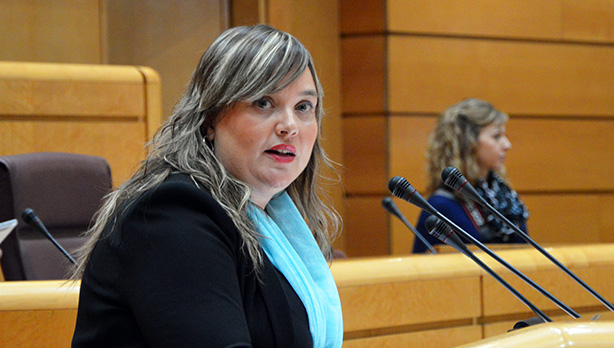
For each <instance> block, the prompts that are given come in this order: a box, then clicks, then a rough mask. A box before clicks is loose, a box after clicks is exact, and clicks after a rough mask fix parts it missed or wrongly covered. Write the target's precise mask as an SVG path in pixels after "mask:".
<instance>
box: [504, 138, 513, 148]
mask: <svg viewBox="0 0 614 348" xmlns="http://www.w3.org/2000/svg"><path fill="white" fill-rule="evenodd" d="M503 148H504V149H505V151H507V150H509V149H511V148H512V142H511V141H510V139H509V138H508V137H507V136H506V137H504V138H503Z"/></svg>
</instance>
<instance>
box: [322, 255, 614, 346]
mask: <svg viewBox="0 0 614 348" xmlns="http://www.w3.org/2000/svg"><path fill="white" fill-rule="evenodd" d="M549 249H550V250H549V251H550V252H551V254H552V255H554V256H555V257H556V258H557V259H559V260H560V261H561V262H562V263H563V264H565V265H567V266H568V267H569V268H570V269H571V270H572V271H573V272H574V273H575V274H576V275H578V276H579V277H580V278H581V279H583V280H584V281H585V282H586V283H588V284H589V285H590V286H591V287H592V288H593V289H595V290H596V291H598V292H599V293H600V294H601V295H603V296H604V297H605V298H606V299H610V301H612V300H614V278H613V277H611V275H612V274H614V244H595V245H581V246H564V247H554V248H549ZM475 254H476V255H477V256H478V257H479V258H480V259H482V260H483V261H484V262H485V263H486V264H488V265H489V266H490V267H491V268H493V269H494V270H495V271H496V272H497V273H499V274H500V275H501V276H502V277H503V278H504V279H505V280H506V281H508V282H509V283H510V284H512V286H514V287H515V288H516V289H518V291H520V292H521V293H522V294H523V295H525V296H526V297H527V298H528V299H529V300H530V301H531V302H533V303H534V304H535V305H536V306H537V307H538V308H540V309H541V310H543V311H544V312H546V314H548V315H549V316H550V317H551V318H552V319H553V320H554V321H555V322H559V321H568V320H570V317H569V316H568V315H566V314H565V313H564V312H563V311H562V310H560V309H559V308H558V307H557V306H556V305H555V304H554V303H551V302H550V301H549V300H548V299H546V298H544V297H543V296H542V295H541V294H539V293H537V292H536V291H535V290H533V289H532V288H530V287H529V286H528V285H526V284H524V283H523V282H522V280H520V279H519V278H517V277H516V276H514V275H513V274H511V272H509V271H507V270H506V269H504V268H503V266H501V265H499V264H498V263H496V262H495V261H493V260H491V259H490V258H489V257H488V256H487V255H485V254H483V253H481V252H478V253H475ZM497 254H498V255H499V256H500V257H501V258H503V259H504V260H506V261H508V262H509V263H510V264H512V265H513V266H514V267H515V268H517V269H518V270H520V271H521V272H523V273H525V274H526V275H527V276H528V277H529V278H531V279H533V280H534V281H535V282H536V283H538V284H539V285H541V286H542V287H544V288H545V289H546V290H548V291H549V292H551V293H552V294H553V295H554V296H556V297H557V298H559V299H560V300H561V301H562V302H564V303H565V304H567V305H568V306H570V307H572V308H573V309H574V310H575V311H577V312H578V313H580V314H581V315H582V316H583V317H589V316H590V315H592V314H594V313H595V312H600V311H603V310H604V307H603V306H602V305H601V304H600V303H599V302H598V301H597V300H596V299H595V298H593V297H592V296H591V295H590V294H588V293H586V292H585V291H584V290H583V289H582V288H581V287H580V286H579V285H577V284H576V283H575V282H573V281H572V280H571V279H569V278H568V277H567V276H566V275H565V274H564V273H563V272H562V271H560V270H559V269H558V268H557V267H556V266H554V265H553V264H552V263H550V262H549V261H548V260H547V259H546V258H545V257H544V256H543V255H541V254H540V253H539V252H537V251H535V250H533V249H527V248H522V249H509V250H500V251H498V252H497ZM332 271H333V274H334V276H335V279H336V281H337V286H338V288H339V293H340V295H341V303H342V306H343V314H344V326H345V340H346V341H345V344H344V347H373V346H378V347H379V346H391V347H396V346H399V347H400V346H403V347H424V346H433V347H455V346H458V345H461V344H467V343H469V342H476V341H479V340H480V339H483V338H487V337H493V336H496V335H500V334H503V333H506V332H507V331H508V330H510V329H511V328H512V327H513V325H514V323H516V322H517V321H519V320H523V319H527V318H530V317H533V316H535V314H534V313H532V312H531V311H530V310H529V309H528V308H527V307H526V306H524V304H522V303H521V302H520V301H518V300H517V299H516V298H515V297H513V295H511V294H509V293H508V292H507V290H506V289H505V288H504V287H503V286H501V285H500V284H499V283H497V282H496V281H495V280H493V279H492V278H491V277H490V276H489V275H487V274H486V273H485V272H484V271H482V270H481V269H480V268H479V267H478V266H477V265H475V264H474V263H473V262H471V261H470V260H469V259H468V258H466V257H465V256H464V255H461V254H458V253H457V254H453V253H449V254H439V255H417V256H407V257H398V258H379V259H362V260H356V259H354V260H352V259H349V260H343V261H334V262H333V265H332Z"/></svg>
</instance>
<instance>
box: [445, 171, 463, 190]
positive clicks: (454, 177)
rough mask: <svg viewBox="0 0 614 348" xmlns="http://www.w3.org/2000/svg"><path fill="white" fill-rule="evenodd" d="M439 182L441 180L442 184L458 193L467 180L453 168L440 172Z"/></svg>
mask: <svg viewBox="0 0 614 348" xmlns="http://www.w3.org/2000/svg"><path fill="white" fill-rule="evenodd" d="M441 180H443V183H444V184H445V185H446V186H448V187H450V188H452V189H454V190H456V191H460V189H461V188H462V187H463V185H464V184H465V183H466V182H467V179H465V177H464V176H463V174H461V172H460V171H459V170H458V169H456V168H454V167H448V168H446V169H444V170H443V172H441Z"/></svg>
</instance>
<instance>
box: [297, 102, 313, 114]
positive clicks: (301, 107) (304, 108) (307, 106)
mask: <svg viewBox="0 0 614 348" xmlns="http://www.w3.org/2000/svg"><path fill="white" fill-rule="evenodd" d="M312 109H313V105H312V104H311V103H310V102H303V103H300V104H298V105H297V106H296V110H298V111H300V112H309V111H311V110H312Z"/></svg>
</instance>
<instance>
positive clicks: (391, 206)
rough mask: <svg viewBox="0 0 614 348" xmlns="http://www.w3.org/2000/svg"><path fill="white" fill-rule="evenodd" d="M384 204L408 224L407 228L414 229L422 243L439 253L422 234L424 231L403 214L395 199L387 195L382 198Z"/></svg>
mask: <svg viewBox="0 0 614 348" xmlns="http://www.w3.org/2000/svg"><path fill="white" fill-rule="evenodd" d="M382 205H383V206H384V208H385V209H386V210H387V211H388V212H389V213H390V214H392V215H394V216H396V217H397V218H399V220H401V221H403V223H404V224H405V226H407V228H409V229H410V231H412V232H413V233H414V234H415V235H416V237H418V239H420V241H421V242H422V243H424V245H426V247H427V248H428V249H429V250H430V251H431V253H433V254H437V250H435V248H433V246H432V245H431V243H429V242H428V241H427V240H426V238H424V236H423V235H422V233H420V232H419V231H418V230H416V228H415V227H414V226H413V225H412V224H410V223H409V221H407V219H406V218H405V216H403V214H401V211H400V210H399V208H398V207H397V205H396V204H395V203H394V201H393V200H392V198H390V197H386V198H384V199H382Z"/></svg>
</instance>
